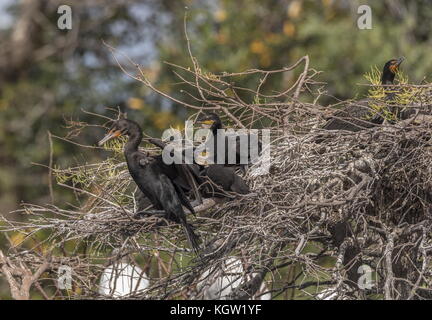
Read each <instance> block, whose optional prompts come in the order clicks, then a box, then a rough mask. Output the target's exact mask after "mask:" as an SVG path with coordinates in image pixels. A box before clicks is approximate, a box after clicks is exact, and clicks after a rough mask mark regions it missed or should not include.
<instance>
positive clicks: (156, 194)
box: [99, 119, 199, 253]
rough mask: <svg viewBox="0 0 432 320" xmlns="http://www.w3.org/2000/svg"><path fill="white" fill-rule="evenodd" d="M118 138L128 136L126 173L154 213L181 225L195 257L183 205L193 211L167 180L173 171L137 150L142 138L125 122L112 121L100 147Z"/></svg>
mask: <svg viewBox="0 0 432 320" xmlns="http://www.w3.org/2000/svg"><path fill="white" fill-rule="evenodd" d="M121 135H126V136H129V139H128V141H127V143H126V144H125V146H124V155H125V158H126V163H127V166H128V169H129V173H130V175H131V176H132V178H133V180H134V181H135V183H136V184H137V185H138V188H139V189H140V190H141V191H142V192H143V193H144V195H145V196H146V197H147V198H148V199H149V200H150V201H151V203H152V204H153V206H154V207H155V208H156V209H157V210H163V211H164V212H165V214H166V217H167V219H169V220H172V221H174V222H176V223H180V224H181V225H182V227H183V228H184V230H185V233H186V236H187V239H188V241H189V243H190V245H191V246H192V248H193V249H194V251H195V252H196V253H197V252H198V250H199V245H198V236H197V235H196V234H195V233H194V231H193V227H192V226H191V225H190V224H189V223H188V222H187V220H186V214H185V212H184V211H183V207H182V204H184V205H185V206H186V207H187V208H188V209H189V210H190V211H191V212H192V213H194V210H193V208H192V206H191V204H190V202H189V200H188V199H187V198H186V196H185V195H184V193H183V191H182V190H181V188H180V187H179V186H176V184H175V183H173V179H170V177H169V175H173V174H174V173H173V171H170V170H168V171H167V165H165V164H164V163H163V160H162V157H161V156H158V157H155V158H149V157H148V156H147V155H146V154H144V153H143V152H141V151H139V150H138V146H139V145H140V143H141V141H142V138H143V134H142V131H141V128H140V126H139V125H138V124H137V123H136V122H134V121H131V120H128V119H119V120H117V121H115V122H114V123H113V125H112V126H111V128H110V130H109V132H108V134H107V135H106V136H105V137H104V138H103V139H102V140H101V141H100V142H99V145H102V144H104V143H105V142H107V141H108V140H110V139H112V138H116V137H119V136H121ZM171 169H172V168H171Z"/></svg>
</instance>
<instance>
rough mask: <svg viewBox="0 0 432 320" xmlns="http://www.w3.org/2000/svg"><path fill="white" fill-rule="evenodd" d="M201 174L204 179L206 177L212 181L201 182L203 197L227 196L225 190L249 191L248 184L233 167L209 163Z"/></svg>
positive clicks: (244, 192)
mask: <svg viewBox="0 0 432 320" xmlns="http://www.w3.org/2000/svg"><path fill="white" fill-rule="evenodd" d="M201 176H202V177H203V179H204V180H205V178H206V177H207V178H208V179H209V180H210V181H211V182H212V183H210V182H204V184H203V195H204V196H205V197H218V198H224V197H226V196H227V194H226V191H228V192H235V193H238V194H248V193H250V189H249V186H248V185H247V184H246V182H245V181H244V180H243V179H242V178H241V177H240V176H239V175H237V174H236V173H235V171H234V169H233V168H229V167H225V166H223V165H221V164H211V165H209V166H208V167H206V168H204V169H203V170H202V171H201Z"/></svg>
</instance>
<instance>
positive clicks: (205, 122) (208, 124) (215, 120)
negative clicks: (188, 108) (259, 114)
mask: <svg viewBox="0 0 432 320" xmlns="http://www.w3.org/2000/svg"><path fill="white" fill-rule="evenodd" d="M196 123H198V124H201V126H203V128H206V129H209V130H210V131H211V133H212V137H211V139H210V140H209V141H207V143H211V142H213V146H211V145H210V146H209V147H210V148H209V149H210V150H212V152H211V153H210V155H209V158H210V159H211V161H212V162H213V163H215V164H216V163H218V161H217V160H218V157H217V154H218V140H219V139H220V138H223V139H224V140H225V141H224V142H225V160H224V163H223V164H224V165H225V166H230V165H237V166H240V167H241V168H242V169H243V171H245V166H246V165H247V164H248V163H250V162H251V161H252V160H253V159H252V156H253V155H252V154H251V151H252V148H255V147H257V155H258V154H259V153H260V152H261V143H260V141H259V140H258V139H257V144H258V145H257V146H254V145H253V141H252V140H253V139H252V135H251V134H248V135H246V137H247V141H248V142H247V146H248V149H247V154H246V156H247V159H246V160H247V163H242V159H241V147H240V145H241V143H242V142H243V141H242V139H241V137H240V136H241V134H240V135H238V134H235V135H234V137H233V138H230V137H231V136H232V135H231V134H230V133H226V132H225V133H224V132H221V133H222V134H221V135H218V134H217V133H218V130H219V129H224V127H223V125H222V121H221V119H220V118H219V116H218V115H217V114H216V113H213V112H211V113H202V114H200V115H199V116H198V118H197V121H196ZM231 139H233V140H234V141H235V145H234V146H233V145H232V142H230V140H231ZM231 141H232V140H231ZM231 153H235V162H234V163H231V164H230V163H229V154H231Z"/></svg>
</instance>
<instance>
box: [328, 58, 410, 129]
mask: <svg viewBox="0 0 432 320" xmlns="http://www.w3.org/2000/svg"><path fill="white" fill-rule="evenodd" d="M404 59H405V58H404V57H401V58H399V59H391V60H389V61H387V62H386V64H385V65H384V68H383V72H382V76H381V84H382V85H385V86H389V85H392V84H393V81H394V78H395V75H396V73H397V70H398V68H399V66H400V64H401V63H402V62H403V61H404ZM385 90H386V91H387V92H386V100H389V99H391V98H393V96H394V90H391V88H387V87H386V88H385ZM369 101H370V100H369V99H363V100H360V101H357V102H354V103H351V104H350V105H348V106H347V107H345V108H344V109H342V110H338V111H337V112H335V113H334V115H333V116H332V117H331V118H330V119H329V120H328V121H327V123H326V124H325V125H324V127H323V129H326V130H346V131H352V132H356V131H360V130H363V129H366V128H372V127H374V126H375V125H377V124H381V123H383V121H384V119H383V117H382V116H380V115H378V114H377V115H372V113H371V109H370V107H369V105H368V104H369Z"/></svg>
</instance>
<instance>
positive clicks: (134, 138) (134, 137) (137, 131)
mask: <svg viewBox="0 0 432 320" xmlns="http://www.w3.org/2000/svg"><path fill="white" fill-rule="evenodd" d="M142 138H143V134H142V131H141V128H140V127H139V126H138V125H137V124H134V123H132V125H131V128H130V129H129V139H128V141H127V142H126V144H125V147H124V149H125V153H130V152H133V151H138V147H139V145H140V143H141V141H142Z"/></svg>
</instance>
